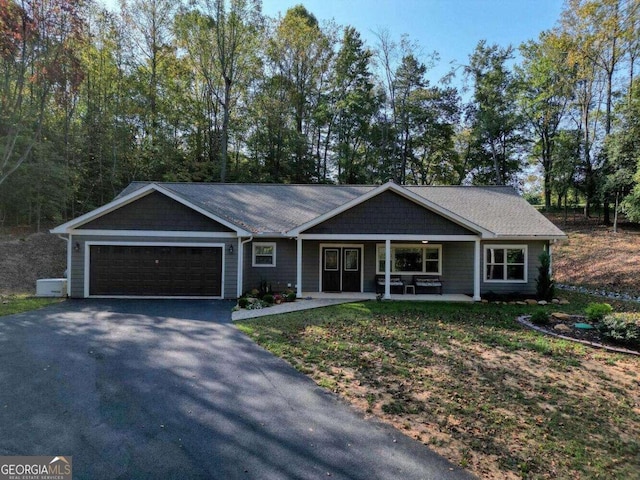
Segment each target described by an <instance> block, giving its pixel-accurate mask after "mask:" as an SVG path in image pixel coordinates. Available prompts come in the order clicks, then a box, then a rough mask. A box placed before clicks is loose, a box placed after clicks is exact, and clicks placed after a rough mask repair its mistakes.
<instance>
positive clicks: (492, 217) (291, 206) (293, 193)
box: [118, 182, 564, 237]
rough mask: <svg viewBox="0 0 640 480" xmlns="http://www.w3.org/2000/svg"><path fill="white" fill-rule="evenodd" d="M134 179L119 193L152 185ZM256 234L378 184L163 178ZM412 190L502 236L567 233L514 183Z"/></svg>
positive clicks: (280, 229) (302, 219)
mask: <svg viewBox="0 0 640 480" xmlns="http://www.w3.org/2000/svg"><path fill="white" fill-rule="evenodd" d="M149 183H150V182H134V183H132V184H130V185H129V186H128V187H127V188H126V189H125V190H124V191H123V192H122V193H121V194H120V195H119V196H118V197H122V196H124V195H127V194H129V193H132V192H134V191H135V190H137V189H139V188H142V187H144V186H145V185H148V184H149ZM157 184H158V185H160V186H162V187H163V188H165V189H167V190H170V191H171V192H173V193H174V194H176V195H178V196H180V197H181V198H183V199H185V200H187V201H188V202H190V203H192V204H194V205H196V206H198V207H200V208H202V209H204V210H206V211H208V212H210V213H212V214H214V215H216V216H218V217H220V218H223V219H225V220H227V221H228V222H231V223H233V224H234V225H236V226H238V227H241V228H243V229H245V230H247V231H250V232H252V233H255V234H259V233H262V234H269V233H273V234H275V233H278V234H280V233H284V232H287V231H289V230H291V229H293V228H295V227H298V226H300V225H303V224H305V223H307V222H310V221H312V220H313V219H315V218H317V217H319V216H321V215H324V214H327V213H328V212H331V211H332V210H334V209H336V208H339V207H340V206H342V205H344V204H345V203H347V202H350V201H352V200H355V199H356V198H358V197H360V196H362V195H364V194H366V193H368V192H371V191H372V190H373V189H375V188H379V186H376V185H283V184H220V183H157ZM402 188H406V189H407V190H408V191H409V192H412V193H414V194H415V195H418V196H419V197H422V198H424V199H425V200H427V201H428V202H431V203H432V204H434V205H436V206H437V207H438V208H440V209H442V211H443V212H450V213H453V214H455V215H457V216H459V217H462V218H464V219H466V220H468V221H469V222H471V223H472V224H475V225H477V226H479V227H481V228H483V229H485V230H488V231H490V232H492V233H493V234H495V235H496V236H498V237H564V233H563V232H562V231H561V230H560V229H559V228H557V227H556V226H555V225H554V224H553V223H551V222H550V221H549V220H547V219H546V218H545V217H544V216H543V215H542V214H540V213H539V212H538V211H537V210H536V209H535V208H534V207H532V206H531V205H530V204H529V203H528V202H527V201H526V200H524V199H523V198H522V197H521V196H520V195H518V194H517V192H516V191H515V190H514V189H513V188H512V187H504V186H491V187H476V186H437V187H433V186H407V187H402Z"/></svg>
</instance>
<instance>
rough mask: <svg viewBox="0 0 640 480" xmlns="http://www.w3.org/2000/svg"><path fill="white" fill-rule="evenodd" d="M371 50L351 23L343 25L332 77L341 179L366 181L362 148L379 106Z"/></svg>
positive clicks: (332, 97)
mask: <svg viewBox="0 0 640 480" xmlns="http://www.w3.org/2000/svg"><path fill="white" fill-rule="evenodd" d="M371 56H372V52H371V51H369V50H367V49H365V48H364V44H363V42H362V40H361V39H360V34H359V33H358V32H357V31H356V30H355V28H353V27H347V28H345V29H344V36H343V39H342V45H341V47H340V50H339V51H338V54H337V56H336V59H335V65H334V69H333V72H334V73H333V78H332V82H331V84H332V88H331V90H332V94H331V96H330V99H331V103H332V108H331V110H332V112H333V115H332V116H333V118H334V119H335V120H332V121H331V123H332V124H333V123H335V126H334V128H333V137H334V139H335V140H334V143H333V148H334V149H335V152H336V156H337V161H336V163H337V166H338V181H339V182H340V183H365V182H367V181H368V180H370V179H369V178H367V173H366V172H367V165H366V163H365V162H364V160H365V155H364V154H363V153H364V148H365V146H366V143H367V142H368V133H369V125H370V123H371V120H372V118H373V114H374V113H375V111H376V110H377V108H378V98H377V97H376V95H375V92H374V88H373V87H374V85H373V78H372V74H371V71H370V70H369V65H370V61H371Z"/></svg>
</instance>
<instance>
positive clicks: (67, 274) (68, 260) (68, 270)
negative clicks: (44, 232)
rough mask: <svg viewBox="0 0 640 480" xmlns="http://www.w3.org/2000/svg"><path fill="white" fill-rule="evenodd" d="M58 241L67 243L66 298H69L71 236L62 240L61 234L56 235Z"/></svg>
mask: <svg viewBox="0 0 640 480" xmlns="http://www.w3.org/2000/svg"><path fill="white" fill-rule="evenodd" d="M57 236H58V238H59V239H60V240H64V241H65V242H67V271H66V275H65V276H66V278H67V297H71V234H69V236H68V237H67V238H64V237H63V236H62V235H61V234H58V235H57Z"/></svg>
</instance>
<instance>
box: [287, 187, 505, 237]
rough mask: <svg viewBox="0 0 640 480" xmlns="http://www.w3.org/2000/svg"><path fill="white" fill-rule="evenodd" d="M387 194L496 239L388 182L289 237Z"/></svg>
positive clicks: (477, 226)
mask: <svg viewBox="0 0 640 480" xmlns="http://www.w3.org/2000/svg"><path fill="white" fill-rule="evenodd" d="M385 192H393V193H394V194H397V195H399V196H401V197H403V198H405V199H407V200H409V201H411V202H413V203H414V204H416V205H419V206H421V207H423V208H425V209H427V210H429V211H430V212H433V213H435V214H436V215H438V216H439V217H442V218H443V219H445V220H446V221H448V222H451V223H452V224H456V225H458V226H460V227H463V228H464V229H466V230H470V232H468V233H470V234H480V235H481V236H482V238H494V237H495V235H494V233H493V232H491V231H489V230H487V229H485V228H483V227H481V226H479V225H477V224H475V223H473V222H470V221H469V220H467V219H465V218H464V217H462V216H460V215H457V214H455V213H453V212H451V211H449V210H447V209H446V208H443V207H442V206H440V205H437V204H435V203H433V202H431V201H429V200H428V199H425V198H424V197H421V196H419V195H417V194H415V193H413V192H411V191H409V190H407V189H406V188H403V187H402V186H400V185H397V184H396V183H394V182H391V181H390V182H387V183H385V184H384V185H380V186H379V187H377V188H374V189H372V190H370V191H369V192H367V193H365V194H363V195H361V196H359V197H357V198H354V199H353V200H351V201H349V202H347V203H345V204H343V205H341V206H339V207H337V208H335V209H333V210H331V211H329V212H326V213H325V214H323V215H320V216H318V217H316V218H314V219H313V220H311V221H309V222H306V223H305V224H303V225H300V226H299V227H297V228H294V229H292V230H290V231H289V232H287V235H290V236H297V235H300V234H304V233H305V232H308V231H310V230H312V229H313V228H314V227H316V226H319V225H320V224H322V223H324V222H327V221H329V220H331V219H334V218H336V217H338V216H339V215H341V214H343V213H345V212H347V211H348V210H350V209H353V208H355V207H358V206H360V205H362V204H364V203H365V202H368V201H369V200H371V199H373V198H374V197H377V196H379V195H381V194H384V193H385Z"/></svg>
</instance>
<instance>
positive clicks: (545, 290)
mask: <svg viewBox="0 0 640 480" xmlns="http://www.w3.org/2000/svg"><path fill="white" fill-rule="evenodd" d="M538 260H539V261H540V266H539V267H538V279H537V280H536V294H537V296H538V300H546V301H547V302H550V301H551V300H552V299H553V294H554V292H555V286H554V283H553V280H552V279H551V273H550V270H551V255H549V252H542V253H541V254H540V255H539V256H538Z"/></svg>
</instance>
